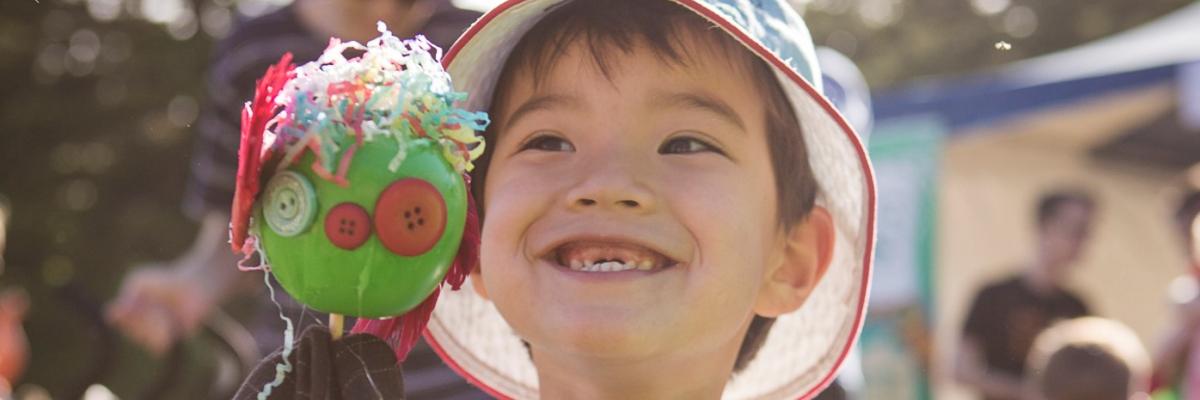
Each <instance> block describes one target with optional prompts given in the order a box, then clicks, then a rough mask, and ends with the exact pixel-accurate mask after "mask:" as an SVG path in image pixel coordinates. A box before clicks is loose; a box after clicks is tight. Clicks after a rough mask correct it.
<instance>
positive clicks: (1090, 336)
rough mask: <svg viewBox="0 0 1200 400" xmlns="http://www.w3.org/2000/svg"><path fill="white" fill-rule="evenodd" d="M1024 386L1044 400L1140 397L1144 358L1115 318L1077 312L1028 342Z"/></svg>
mask: <svg viewBox="0 0 1200 400" xmlns="http://www.w3.org/2000/svg"><path fill="white" fill-rule="evenodd" d="M1029 367H1030V371H1031V373H1030V374H1029V375H1028V376H1029V379H1030V382H1029V383H1030V385H1031V386H1032V388H1033V390H1034V392H1036V393H1037V394H1038V395H1039V396H1041V398H1042V399H1045V400H1110V399H1111V400H1126V399H1135V398H1139V397H1135V396H1144V395H1145V392H1144V391H1145V390H1146V388H1147V385H1148V384H1149V381H1148V380H1149V377H1150V358H1149V356H1148V355H1147V354H1146V350H1145V348H1144V347H1142V343H1141V341H1140V340H1139V339H1138V337H1137V335H1136V334H1135V333H1133V331H1131V330H1130V329H1129V328H1128V327H1126V326H1125V325H1122V324H1121V323H1119V322H1116V321H1113V320H1108V319H1104V318H1098V317H1083V318H1076V319H1072V320H1067V321H1063V322H1059V323H1057V324H1055V325H1053V326H1051V327H1050V328H1047V329H1046V330H1045V331H1043V332H1042V333H1041V334H1039V335H1038V337H1037V339H1036V340H1035V341H1034V344H1033V349H1032V350H1031V352H1030V355H1029Z"/></svg>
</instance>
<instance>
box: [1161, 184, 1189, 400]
mask: <svg viewBox="0 0 1200 400" xmlns="http://www.w3.org/2000/svg"><path fill="white" fill-rule="evenodd" d="M1197 216H1200V190H1196V189H1191V190H1189V191H1187V192H1186V193H1184V194H1183V196H1181V197H1180V201H1179V204H1178V206H1177V207H1176V208H1175V213H1174V214H1173V216H1172V217H1173V219H1174V221H1173V222H1174V225H1175V232H1176V233H1177V236H1178V237H1179V239H1180V247H1181V248H1182V249H1183V253H1184V256H1185V258H1184V259H1185V260H1186V262H1187V263H1188V264H1187V268H1186V269H1185V271H1186V273H1185V274H1184V275H1181V276H1179V277H1178V278H1175V280H1174V281H1172V282H1171V285H1170V289H1169V293H1168V295H1169V296H1170V298H1171V301H1172V302H1173V303H1174V304H1175V315H1174V320H1173V321H1172V323H1171V325H1170V327H1169V328H1168V329H1167V331H1166V333H1165V334H1164V335H1163V338H1162V340H1161V342H1160V343H1159V345H1158V348H1157V349H1155V353H1154V382H1153V387H1154V388H1155V389H1156V397H1159V396H1163V397H1161V398H1195V396H1200V346H1198V345H1197V344H1198V342H1197V337H1198V336H1200V335H1198V333H1200V290H1198V288H1200V283H1198V280H1200V248H1198V246H1200V241H1198V240H1197V239H1198V234H1200V232H1198V231H1197V230H1198V229H1200V222H1198V221H1200V219H1198V218H1197ZM1175 396H1178V397H1175ZM1185 396H1191V397H1185Z"/></svg>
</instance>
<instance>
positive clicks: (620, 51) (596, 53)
mask: <svg viewBox="0 0 1200 400" xmlns="http://www.w3.org/2000/svg"><path fill="white" fill-rule="evenodd" d="M685 34H693V35H696V36H697V37H698V38H699V39H700V40H698V41H695V43H696V44H701V45H711V46H714V47H716V49H717V50H720V52H721V53H724V54H728V55H730V57H728V58H724V60H725V61H727V62H729V63H731V64H732V65H731V66H732V67H734V68H741V69H742V70H743V71H746V72H748V75H749V76H750V77H751V79H753V80H754V82H753V84H754V85H755V86H756V87H757V88H758V89H759V90H760V91H761V92H762V93H763V94H764V96H763V98H764V99H765V102H766V109H767V112H766V115H765V118H766V122H767V124H766V126H767V143H768V147H769V150H768V151H769V152H770V156H771V167H772V169H773V171H774V173H775V190H776V192H777V196H778V201H779V209H778V210H777V212H778V213H779V217H780V224H781V226H783V227H784V228H790V227H792V226H794V225H795V224H797V223H799V222H801V221H803V219H804V218H805V217H806V216H807V215H808V213H809V211H811V210H812V208H813V205H814V203H815V201H816V193H817V182H816V179H815V178H814V177H813V172H812V168H811V167H810V166H809V164H808V152H807V150H806V148H805V145H804V140H803V136H802V133H801V127H800V123H799V120H798V119H797V118H796V115H795V112H794V111H793V109H792V106H791V103H790V102H789V101H788V99H787V96H786V95H785V94H784V92H783V88H782V87H780V85H779V82H778V81H777V80H776V78H775V75H774V73H773V71H772V69H771V67H770V66H768V65H767V64H766V62H764V61H763V60H761V59H759V58H758V57H756V56H754V55H753V54H751V53H750V52H749V51H748V50H746V49H745V47H743V46H742V45H741V44H739V43H738V42H736V41H734V39H733V38H731V37H730V36H729V35H728V34H726V33H725V32H724V31H722V30H721V29H719V28H718V27H716V26H714V25H713V24H712V23H711V22H709V21H707V20H705V19H703V18H702V17H700V16H698V15H696V14H694V13H692V12H690V11H688V10H687V9H685V8H683V6H680V5H678V4H675V3H672V2H669V1H665V0H658V1H651V0H608V1H591V0H580V1H571V2H568V3H566V4H562V5H559V6H556V8H554V9H552V10H550V11H549V13H548V14H547V15H546V16H545V17H544V18H542V19H541V20H540V21H538V22H537V24H535V25H534V26H533V27H532V28H531V29H530V30H529V32H528V33H526V34H525V35H524V36H523V37H522V38H521V40H520V41H519V42H518V43H517V44H516V46H515V47H514V48H513V50H512V53H511V54H510V55H509V56H508V59H507V61H506V62H505V64H504V69H503V71H502V72H501V74H500V78H499V81H498V82H497V84H496V89H495V91H494V92H493V94H492V103H491V104H492V106H491V109H492V110H495V109H496V108H497V102H498V101H500V100H501V99H502V98H503V93H505V92H507V90H508V89H509V85H510V82H511V81H512V80H514V78H515V77H516V76H517V74H518V73H525V74H527V76H530V77H532V78H533V79H534V84H535V85H539V84H541V83H542V81H543V80H544V78H543V77H545V76H546V75H547V74H546V72H547V71H549V70H551V69H552V68H553V67H554V66H555V64H556V63H557V62H558V61H559V59H560V58H561V57H562V56H563V54H564V53H565V50H567V49H568V48H569V47H570V46H571V45H573V44H576V43H582V44H583V45H584V46H585V48H586V49H587V50H588V52H589V53H590V55H591V57H592V61H593V62H594V63H595V65H596V67H598V69H599V70H600V72H601V74H603V75H604V76H605V77H606V78H609V79H611V77H612V76H611V74H612V63H613V57H619V56H622V55H629V54H631V53H632V52H633V51H634V49H635V45H636V44H645V45H647V46H648V47H649V48H650V49H651V50H653V51H654V53H655V54H656V55H657V56H658V58H659V59H660V61H662V62H663V63H665V64H667V65H671V66H687V65H689V63H692V62H695V61H696V60H695V58H694V57H695V54H693V53H692V52H693V51H694V50H695V49H693V48H690V47H689V46H688V45H689V44H692V43H685V36H684V35H685ZM501 124H502V122H501V121H497V119H496V116H493V123H492V124H491V126H490V127H489V129H488V130H487V131H485V132H484V137H485V139H486V140H489V141H492V140H494V139H495V138H496V134H497V132H496V131H495V129H497V128H496V127H497V126H499V125H501ZM490 158H491V157H490V152H488V153H485V154H484V155H483V156H482V157H480V159H479V160H478V161H477V162H476V166H477V168H476V169H475V172H474V173H473V174H472V175H473V176H474V177H475V179H474V183H473V185H472V191H473V193H474V195H475V196H476V198H478V199H482V198H483V183H484V177H486V176H487V170H488V165H489V164H490ZM774 321H775V320H774V318H765V317H761V316H757V315H755V316H754V319H753V320H752V321H751V323H750V328H749V330H748V331H747V332H746V336H745V338H744V339H743V341H742V345H741V348H740V349H739V351H738V356H737V360H736V362H735V364H734V372H737V371H740V370H741V369H742V368H744V367H745V366H746V365H747V364H748V363H749V362H750V360H752V359H753V358H754V355H755V354H756V353H757V352H758V349H759V348H760V347H762V345H763V343H764V342H765V340H766V337H767V332H768V331H769V330H770V328H771V325H772V324H773V323H774Z"/></svg>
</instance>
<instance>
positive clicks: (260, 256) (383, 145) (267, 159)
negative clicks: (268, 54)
mask: <svg viewBox="0 0 1200 400" xmlns="http://www.w3.org/2000/svg"><path fill="white" fill-rule="evenodd" d="M379 30H380V32H381V36H380V37H378V38H376V39H374V40H372V41H370V42H368V43H367V44H366V45H365V46H364V45H362V44H359V43H356V42H345V43H343V42H340V41H339V40H337V39H333V40H331V43H330V45H329V47H328V48H327V49H326V51H325V53H324V54H323V55H322V56H321V57H320V58H319V59H318V60H317V61H314V62H311V63H307V64H304V65H301V66H299V67H294V66H292V65H291V62H290V61H291V57H290V55H285V56H284V57H283V58H282V59H281V60H280V61H279V63H278V64H276V65H274V66H272V67H270V68H269V69H268V70H267V72H266V74H265V75H264V76H263V78H262V79H261V80H260V81H259V82H258V86H257V90H256V93H255V95H254V99H253V100H252V101H251V102H249V103H248V104H247V107H246V109H245V110H244V112H243V115H242V138H241V148H240V150H239V158H240V160H239V166H238V183H237V190H236V193H235V196H234V204H233V212H232V222H231V244H232V246H233V250H234V251H235V252H239V253H241V254H243V255H245V256H246V258H245V260H243V262H242V265H241V267H242V268H243V269H259V268H266V269H267V270H269V271H270V272H271V273H272V274H273V275H274V276H275V278H276V280H278V282H279V283H280V285H281V286H282V287H283V288H284V289H285V290H286V291H287V292H288V293H290V294H291V295H292V296H293V297H295V298H296V299H297V300H298V301H299V302H301V303H303V304H305V305H307V306H309V307H311V308H313V309H316V310H320V311H324V312H327V313H330V314H331V326H330V334H331V335H332V339H333V340H334V341H336V340H337V339H338V338H339V336H340V334H341V330H342V329H341V326H340V323H341V322H340V321H341V315H350V316H355V317H358V318H359V319H358V322H357V324H356V325H355V327H354V329H353V330H352V332H354V333H373V334H376V335H379V336H381V338H382V339H383V340H384V341H385V342H387V344H388V345H390V346H392V347H393V349H394V350H395V355H396V358H397V359H398V360H399V361H403V359H404V356H405V355H406V354H407V353H408V351H409V349H410V348H411V347H412V345H413V343H415V341H416V340H417V338H418V337H419V336H420V334H421V332H422V331H423V330H424V326H425V323H426V321H427V320H428V318H429V313H430V312H431V311H432V309H433V307H434V304H435V303H436V301H437V296H438V292H439V288H440V286H441V284H442V283H443V282H446V283H449V284H450V286H451V287H452V288H453V289H457V288H458V287H459V285H461V284H462V282H463V280H464V279H465V278H466V276H467V274H468V272H469V271H470V268H472V267H473V266H474V263H475V262H476V260H477V258H478V257H477V255H476V254H477V253H478V250H477V249H478V245H479V234H478V229H479V227H478V225H479V224H478V218H477V217H476V214H475V210H474V205H473V200H472V199H471V197H470V193H469V190H468V189H467V188H468V186H467V184H468V180H469V178H468V177H467V176H466V172H468V171H470V170H471V168H472V164H471V162H472V160H474V159H475V158H477V157H478V156H479V155H480V154H481V153H482V152H483V150H484V144H483V142H482V139H481V138H480V137H479V136H477V135H476V132H477V131H480V130H482V129H483V128H484V127H485V126H486V125H487V123H488V120H487V116H486V114H484V113H482V112H470V111H466V110H463V109H460V108H456V107H455V106H454V104H455V103H456V102H458V101H461V100H464V99H465V98H466V94H465V93H461V92H455V91H454V90H453V86H452V85H451V82H450V77H449V75H448V74H447V73H446V72H445V71H444V70H443V69H442V67H441V65H440V64H439V63H438V59H439V58H440V56H441V55H440V50H438V49H437V48H436V47H434V46H433V45H432V44H430V43H429V42H428V41H426V40H425V39H424V38H423V37H420V36H418V37H417V38H415V39H410V40H401V39H399V38H396V37H395V36H392V34H391V33H390V32H388V31H387V29H386V27H385V26H383V25H382V24H380V26H379ZM397 324H399V326H397ZM289 335H290V332H289ZM306 337H307V335H306ZM287 342H288V343H289V344H290V343H291V338H290V337H289V339H288V341H287ZM301 342H303V341H301ZM287 347H288V345H285V352H284V355H283V357H284V358H286V357H287V353H288V352H289V351H290V349H287Z"/></svg>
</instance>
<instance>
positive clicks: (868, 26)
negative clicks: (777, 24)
mask: <svg viewBox="0 0 1200 400" xmlns="http://www.w3.org/2000/svg"><path fill="white" fill-rule="evenodd" d="M1191 2H1192V0H1153V1H1123V0H1101V1H1083V0H1071V1H1045V0H811V1H804V2H803V3H805V8H806V14H805V19H806V20H807V21H808V23H809V25H810V29H812V31H813V38H814V40H815V41H816V42H817V43H818V44H823V45H826V46H829V47H833V48H835V49H837V50H839V51H841V52H842V53H844V54H847V55H848V56H850V58H851V59H853V60H854V61H855V62H856V63H858V64H859V67H860V68H862V70H863V74H864V75H866V77H867V80H868V81H869V83H870V84H871V87H872V88H876V89H879V88H887V87H889V86H893V85H896V84H898V83H902V82H905V81H910V80H912V79H915V78H920V77H928V76H944V75H956V74H963V73H967V72H970V71H977V70H984V69H988V68H992V67H995V66H999V65H1003V64H1005V63H1008V62H1013V61H1017V60H1021V59H1024V58H1028V57H1033V56H1037V55H1041V54H1046V53H1051V52H1054V51H1057V50H1062V49H1065V48H1068V47H1071V46H1075V45H1079V44H1083V43H1086V42H1089V41H1092V40H1096V39H1100V38H1102V37H1104V36H1106V35H1111V34H1113V33H1115V32H1120V31H1123V30H1126V29H1129V28H1131V27H1134V26H1137V25H1139V24H1142V23H1144V22H1147V21H1149V20H1152V19H1154V18H1156V17H1159V16H1162V15H1164V14H1167V13H1169V12H1171V11H1173V10H1176V9H1178V8H1180V7H1182V6H1184V5H1187V4H1189V3H1191ZM1000 42H1004V43H1008V44H1010V45H1011V48H1009V49H1007V50H1005V49H998V48H997V46H996V44H997V43H1000ZM1000 47H1004V46H1000ZM1096 62H1104V60H1096Z"/></svg>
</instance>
